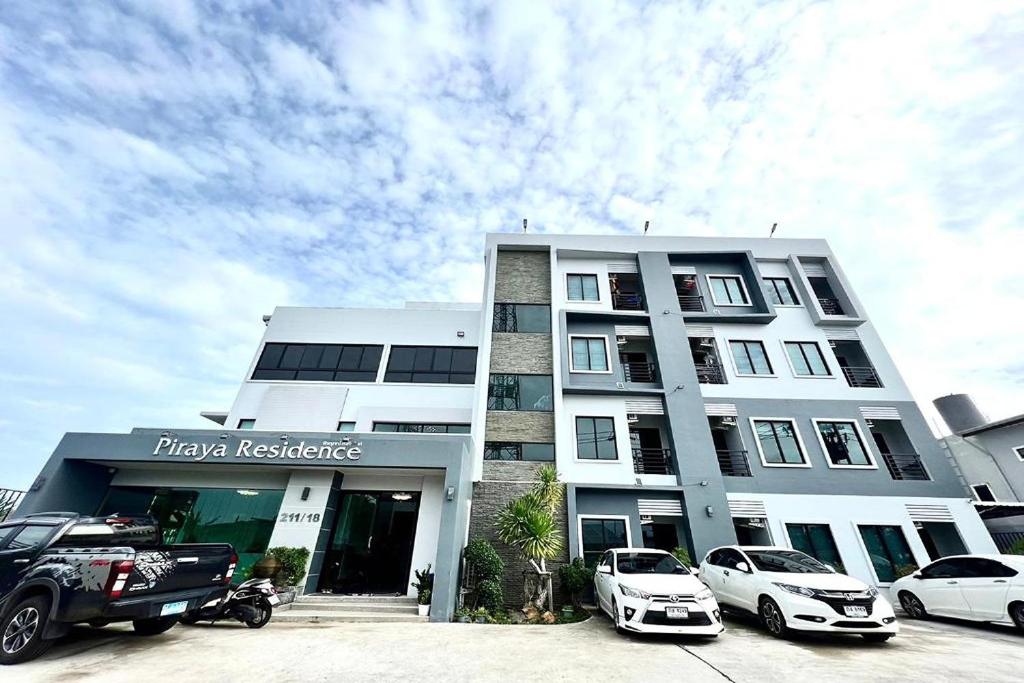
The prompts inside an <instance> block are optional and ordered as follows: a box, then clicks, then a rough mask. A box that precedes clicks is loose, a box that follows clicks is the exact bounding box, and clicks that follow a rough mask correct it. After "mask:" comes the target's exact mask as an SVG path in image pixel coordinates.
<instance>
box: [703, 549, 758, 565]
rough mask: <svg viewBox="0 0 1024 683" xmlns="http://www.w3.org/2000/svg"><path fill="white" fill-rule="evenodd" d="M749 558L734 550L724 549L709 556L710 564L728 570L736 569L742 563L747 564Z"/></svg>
mask: <svg viewBox="0 0 1024 683" xmlns="http://www.w3.org/2000/svg"><path fill="white" fill-rule="evenodd" d="M746 561H747V558H745V557H743V555H742V553H740V552H739V551H738V550H733V549H732V548H722V549H721V550H716V551H715V552H713V553H711V554H710V555H708V562H709V563H711V564H713V565H715V566H717V567H725V568H727V569H736V567H737V565H739V563H740V562H746ZM748 564H749V563H748Z"/></svg>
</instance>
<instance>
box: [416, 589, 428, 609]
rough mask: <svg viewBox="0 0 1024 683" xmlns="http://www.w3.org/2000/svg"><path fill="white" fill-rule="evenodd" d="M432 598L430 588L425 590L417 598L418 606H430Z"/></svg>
mask: <svg viewBox="0 0 1024 683" xmlns="http://www.w3.org/2000/svg"><path fill="white" fill-rule="evenodd" d="M430 596H431V590H430V589H429V588H424V589H423V590H421V591H420V592H419V594H418V595H417V596H416V602H417V603H418V604H420V605H429V604H430Z"/></svg>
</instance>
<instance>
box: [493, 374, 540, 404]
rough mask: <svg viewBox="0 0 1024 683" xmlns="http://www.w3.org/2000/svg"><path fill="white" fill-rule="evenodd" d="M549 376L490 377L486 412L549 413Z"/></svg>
mask: <svg viewBox="0 0 1024 683" xmlns="http://www.w3.org/2000/svg"><path fill="white" fill-rule="evenodd" d="M551 394H552V386H551V375H491V377H490V381H489V382H488V385H487V409H488V410H530V411H540V412H551V410H552V402H551Z"/></svg>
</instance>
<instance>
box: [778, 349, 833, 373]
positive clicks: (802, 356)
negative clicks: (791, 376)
mask: <svg viewBox="0 0 1024 683" xmlns="http://www.w3.org/2000/svg"><path fill="white" fill-rule="evenodd" d="M786 353H787V354H788V355H789V362H790V363H792V364H793V372H794V373H796V374H797V375H798V376H800V377H828V376H829V375H831V374H832V373H831V372H829V369H828V364H827V363H825V356H823V355H822V353H821V348H820V347H819V346H818V344H817V342H786Z"/></svg>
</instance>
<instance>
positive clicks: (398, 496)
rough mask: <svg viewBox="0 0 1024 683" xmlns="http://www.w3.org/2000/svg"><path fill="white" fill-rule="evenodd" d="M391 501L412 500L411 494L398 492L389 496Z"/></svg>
mask: <svg viewBox="0 0 1024 683" xmlns="http://www.w3.org/2000/svg"><path fill="white" fill-rule="evenodd" d="M391 500H412V494H411V493H405V492H404V491H399V492H398V493H392V494H391Z"/></svg>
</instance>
